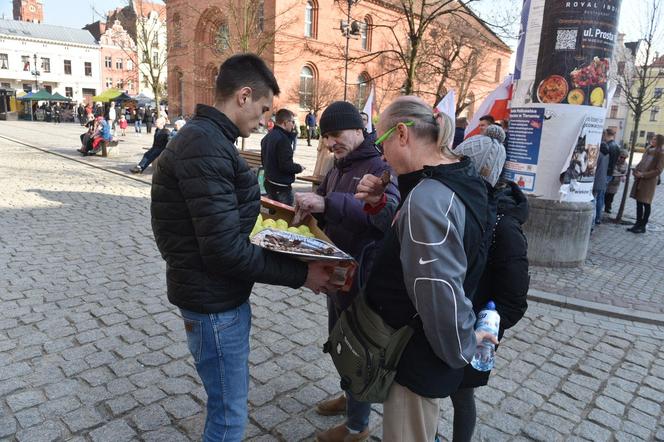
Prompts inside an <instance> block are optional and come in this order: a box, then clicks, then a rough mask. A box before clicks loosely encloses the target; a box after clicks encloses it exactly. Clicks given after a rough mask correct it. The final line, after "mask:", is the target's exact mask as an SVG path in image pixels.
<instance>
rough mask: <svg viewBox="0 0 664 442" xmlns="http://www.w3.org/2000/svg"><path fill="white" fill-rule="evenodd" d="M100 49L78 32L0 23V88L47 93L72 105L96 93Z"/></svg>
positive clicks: (54, 27)
mask: <svg viewBox="0 0 664 442" xmlns="http://www.w3.org/2000/svg"><path fill="white" fill-rule="evenodd" d="M99 57H100V48H99V45H98V44H97V42H96V41H95V39H94V37H93V36H92V35H91V34H90V33H89V32H87V31H85V30H82V29H72V28H65V27H62V26H51V25H45V24H41V23H33V22H25V21H14V20H2V19H0V86H2V87H11V88H14V89H17V90H23V91H25V92H30V91H35V90H37V89H42V88H43V89H47V90H48V91H49V92H52V93H55V92H58V93H60V94H61V95H63V96H66V97H69V98H71V99H72V100H73V101H76V102H81V101H89V100H90V98H92V96H94V95H96V94H97V93H99V92H100V89H101V76H100V67H99Z"/></svg>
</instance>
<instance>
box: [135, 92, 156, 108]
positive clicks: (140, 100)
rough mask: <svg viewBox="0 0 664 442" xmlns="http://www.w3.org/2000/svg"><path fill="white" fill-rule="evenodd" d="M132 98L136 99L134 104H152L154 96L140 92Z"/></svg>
mask: <svg viewBox="0 0 664 442" xmlns="http://www.w3.org/2000/svg"><path fill="white" fill-rule="evenodd" d="M134 100H136V104H138V105H139V106H154V105H155V101H154V98H151V97H148V96H147V95H145V94H143V93H140V94H138V95H136V96H135V97H134Z"/></svg>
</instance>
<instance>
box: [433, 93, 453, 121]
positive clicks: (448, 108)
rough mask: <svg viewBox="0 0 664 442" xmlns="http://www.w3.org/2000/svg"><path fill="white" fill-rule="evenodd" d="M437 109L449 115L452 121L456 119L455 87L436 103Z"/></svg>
mask: <svg viewBox="0 0 664 442" xmlns="http://www.w3.org/2000/svg"><path fill="white" fill-rule="evenodd" d="M436 109H438V112H442V113H444V114H445V115H448V116H449V117H450V118H451V119H452V121H454V120H456V116H455V111H456V92H454V89H450V91H449V92H448V93H447V94H446V95H445V96H444V97H443V99H442V100H440V103H438V104H437V105H436Z"/></svg>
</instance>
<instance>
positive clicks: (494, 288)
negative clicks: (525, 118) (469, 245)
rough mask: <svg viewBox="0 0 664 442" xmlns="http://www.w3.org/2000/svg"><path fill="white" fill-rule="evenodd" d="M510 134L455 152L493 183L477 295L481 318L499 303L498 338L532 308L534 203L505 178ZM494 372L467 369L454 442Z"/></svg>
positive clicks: (464, 439)
mask: <svg viewBox="0 0 664 442" xmlns="http://www.w3.org/2000/svg"><path fill="white" fill-rule="evenodd" d="M504 137H505V133H504V132H503V130H502V129H501V128H500V127H498V126H496V125H494V126H490V127H488V128H487V130H486V136H483V135H480V136H476V137H471V138H469V139H468V140H466V141H465V142H463V143H462V144H461V145H459V147H458V148H457V149H456V150H455V151H454V153H455V154H458V155H459V156H465V157H468V158H470V160H471V161H472V163H473V165H474V166H475V168H476V169H477V170H478V171H479V172H480V176H482V178H483V179H484V181H485V183H486V185H487V192H488V196H489V207H491V208H492V209H491V216H492V221H491V222H492V227H491V229H492V230H491V233H490V241H491V244H490V246H489V250H488V254H487V260H486V266H485V267H484V271H483V273H482V276H481V279H480V283H479V286H478V288H477V291H476V293H475V296H474V297H473V310H474V311H475V314H477V313H479V311H480V310H482V309H483V308H484V307H485V306H486V304H487V302H489V301H494V303H495V304H496V310H497V311H498V313H499V314H500V329H499V330H498V340H500V339H502V337H503V334H504V332H505V330H507V329H509V328H511V327H513V326H514V325H515V324H516V323H517V322H518V321H519V320H521V318H522V317H523V315H524V314H525V312H526V310H527V309H528V302H527V298H526V296H527V293H528V287H529V284H530V277H529V275H528V243H527V241H526V237H525V236H524V234H523V230H522V227H521V226H522V225H523V224H524V223H525V222H526V220H527V219H528V200H527V198H526V196H525V195H524V194H523V192H522V191H521V189H519V186H518V185H517V184H516V183H513V182H511V181H507V180H505V179H504V178H501V172H502V170H503V166H504V164H505V156H506V155H505V149H504V147H503V142H504ZM490 374H491V372H490V371H486V372H481V371H477V370H475V369H474V368H473V367H472V366H471V365H467V366H466V367H465V368H464V375H463V381H462V382H461V385H460V386H459V389H458V390H457V391H456V392H454V393H452V395H451V396H450V398H451V399H452V406H453V408H454V419H453V427H452V428H453V435H452V441H453V442H470V440H471V438H472V435H473V432H474V429H475V422H476V420H477V412H476V407H475V396H474V391H475V388H477V387H481V386H484V385H486V384H487V382H488V381H489V375H490Z"/></svg>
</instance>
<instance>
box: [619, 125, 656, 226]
mask: <svg viewBox="0 0 664 442" xmlns="http://www.w3.org/2000/svg"><path fill="white" fill-rule="evenodd" d="M663 150H664V135H661V134H660V135H656V136H654V137H652V138H651V139H650V147H648V149H647V150H646V152H645V153H644V154H643V157H642V158H641V161H639V164H637V165H636V167H635V168H634V171H633V172H632V173H633V175H634V184H633V185H632V191H631V193H630V197H632V198H634V199H635V200H636V223H634V226H632V227H631V228H629V229H627V230H628V231H629V232H632V233H645V232H646V225H648V220H649V219H650V210H651V205H652V200H653V198H654V197H655V190H656V189H657V183H658V182H659V179H660V175H661V174H662V171H663V170H664V151H663Z"/></svg>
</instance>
